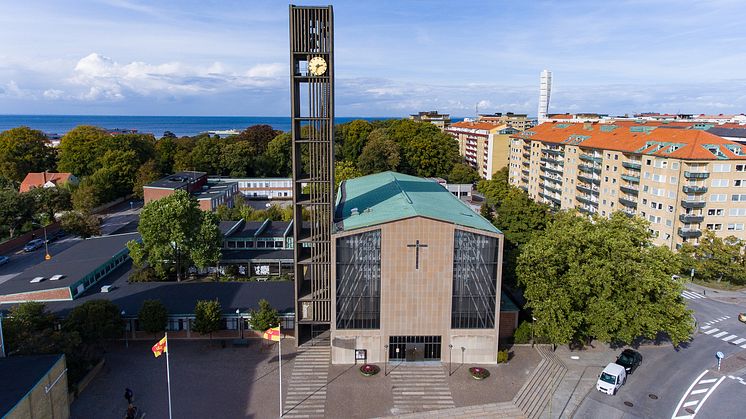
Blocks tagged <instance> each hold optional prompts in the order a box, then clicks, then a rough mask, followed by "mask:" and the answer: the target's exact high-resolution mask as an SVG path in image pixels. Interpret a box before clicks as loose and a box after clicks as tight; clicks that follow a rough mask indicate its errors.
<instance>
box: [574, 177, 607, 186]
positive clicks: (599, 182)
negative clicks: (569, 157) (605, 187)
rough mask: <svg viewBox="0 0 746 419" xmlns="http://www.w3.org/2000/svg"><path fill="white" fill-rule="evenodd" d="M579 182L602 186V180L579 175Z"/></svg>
mask: <svg viewBox="0 0 746 419" xmlns="http://www.w3.org/2000/svg"><path fill="white" fill-rule="evenodd" d="M578 180H580V181H583V182H585V183H593V184H595V185H600V184H601V178H591V177H588V176H583V175H579V176H578Z"/></svg>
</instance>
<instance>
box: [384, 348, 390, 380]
mask: <svg viewBox="0 0 746 419" xmlns="http://www.w3.org/2000/svg"><path fill="white" fill-rule="evenodd" d="M388 363H389V345H383V376H384V377H385V376H386V375H388V374H387V372H386V366H387V365H388Z"/></svg>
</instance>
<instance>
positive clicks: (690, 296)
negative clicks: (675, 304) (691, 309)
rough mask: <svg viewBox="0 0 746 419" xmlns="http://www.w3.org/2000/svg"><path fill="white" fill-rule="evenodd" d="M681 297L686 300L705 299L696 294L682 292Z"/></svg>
mask: <svg viewBox="0 0 746 419" xmlns="http://www.w3.org/2000/svg"><path fill="white" fill-rule="evenodd" d="M681 296H682V297H684V298H686V299H687V300H697V299H700V298H705V296H704V295H701V294H697V293H696V292H694V291H682V292H681Z"/></svg>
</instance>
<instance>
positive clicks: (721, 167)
mask: <svg viewBox="0 0 746 419" xmlns="http://www.w3.org/2000/svg"><path fill="white" fill-rule="evenodd" d="M712 171H713V172H720V173H722V172H730V164H713V165H712Z"/></svg>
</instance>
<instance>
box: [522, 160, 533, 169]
mask: <svg viewBox="0 0 746 419" xmlns="http://www.w3.org/2000/svg"><path fill="white" fill-rule="evenodd" d="M521 164H522V165H524V166H526V167H529V166H531V162H530V161H526V160H524V161H522V162H521Z"/></svg>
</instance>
